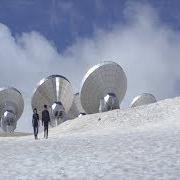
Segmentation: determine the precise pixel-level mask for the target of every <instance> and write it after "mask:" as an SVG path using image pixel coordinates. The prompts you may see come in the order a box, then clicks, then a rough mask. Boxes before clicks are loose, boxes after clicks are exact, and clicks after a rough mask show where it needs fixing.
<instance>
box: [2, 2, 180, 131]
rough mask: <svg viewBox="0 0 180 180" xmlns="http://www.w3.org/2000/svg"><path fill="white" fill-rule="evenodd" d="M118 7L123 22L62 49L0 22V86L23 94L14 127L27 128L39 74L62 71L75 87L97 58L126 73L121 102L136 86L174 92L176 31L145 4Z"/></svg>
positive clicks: (163, 94) (179, 45)
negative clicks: (17, 33)
mask: <svg viewBox="0 0 180 180" xmlns="http://www.w3.org/2000/svg"><path fill="white" fill-rule="evenodd" d="M124 12H125V16H126V20H127V21H126V22H127V23H126V24H123V25H122V24H120V25H115V26H114V27H113V28H112V30H111V31H108V32H107V31H103V30H97V32H96V34H95V35H94V37H93V38H92V39H79V40H77V42H76V43H75V44H73V45H72V46H71V47H69V48H68V49H67V50H66V51H65V52H64V53H63V54H59V53H58V52H57V50H56V47H55V46H54V45H53V43H51V42H49V41H47V39H45V38H44V37H43V36H42V35H40V34H39V33H37V32H31V33H23V34H22V35H20V36H17V37H13V36H12V34H11V32H10V30H9V29H8V27H7V26H5V25H3V24H0V63H1V64H0V74H1V76H0V86H14V87H17V88H18V89H19V90H20V91H21V92H22V94H23V96H24V98H25V104H26V107H25V112H24V114H23V117H22V118H21V120H20V121H19V123H18V129H20V130H23V129H24V130H29V129H30V126H31V96H32V92H33V89H34V88H35V87H36V84H37V83H38V82H39V80H40V79H42V78H44V77H46V76H48V75H50V74H62V75H64V76H66V77H67V78H68V79H69V80H70V81H71V82H72V85H73V86H74V91H77V90H78V89H79V86H80V82H81V79H82V77H83V75H84V74H85V72H86V71H87V70H88V68H90V67H91V66H92V65H94V64H96V63H98V62H100V61H103V60H112V61H116V62H118V63H119V64H120V65H121V66H122V67H123V68H124V70H125V72H126V74H127V79H128V91H127V95H126V98H125V100H124V102H123V105H124V106H127V105H128V104H129V103H130V101H131V100H132V98H133V97H134V96H135V95H137V94H139V93H142V92H150V93H153V94H154V95H155V96H156V97H157V98H158V99H163V98H167V97H173V96H176V95H179V93H178V91H179V89H177V88H176V87H177V84H176V83H177V82H178V81H179V79H180V71H179V67H180V54H179V49H180V36H179V32H176V31H174V30H172V29H171V28H170V27H168V26H165V25H164V24H163V23H162V22H161V21H160V20H159V18H158V16H157V14H156V12H155V11H154V10H153V9H152V8H151V7H149V6H139V5H137V4H130V5H128V6H127V7H126V9H125V11H124Z"/></svg>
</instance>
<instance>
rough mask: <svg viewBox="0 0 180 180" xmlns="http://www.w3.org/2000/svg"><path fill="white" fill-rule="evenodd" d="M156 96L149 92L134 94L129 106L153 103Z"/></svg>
mask: <svg viewBox="0 0 180 180" xmlns="http://www.w3.org/2000/svg"><path fill="white" fill-rule="evenodd" d="M155 102H156V98H155V97H154V96H153V95H152V94H150V93H143V94H140V95H138V96H136V97H135V98H134V99H133V101H132V102H131V104H130V107H137V106H142V105H146V104H151V103H155Z"/></svg>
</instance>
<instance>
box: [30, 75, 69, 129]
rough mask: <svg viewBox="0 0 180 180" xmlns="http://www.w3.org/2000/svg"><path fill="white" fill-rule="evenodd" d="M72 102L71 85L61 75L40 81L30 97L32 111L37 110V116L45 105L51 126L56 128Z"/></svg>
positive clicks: (63, 118)
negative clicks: (48, 111) (47, 108)
mask: <svg viewBox="0 0 180 180" xmlns="http://www.w3.org/2000/svg"><path fill="white" fill-rule="evenodd" d="M72 102H73V91H72V86H71V83H70V82H69V80H68V79H67V78H65V77H64V76H61V75H51V76H49V77H47V78H45V79H42V80H41V81H40V82H39V84H38V87H37V89H36V90H35V92H34V95H33V97H32V101H31V105H32V109H34V108H37V110H38V112H39V114H40V115H41V112H42V110H43V107H44V105H45V104H46V105H47V106H48V107H49V110H50V113H51V119H52V121H51V125H52V126H56V125H58V124H60V123H61V122H63V121H64V120H65V117H66V114H67V113H68V111H69V109H70V107H71V105H72Z"/></svg>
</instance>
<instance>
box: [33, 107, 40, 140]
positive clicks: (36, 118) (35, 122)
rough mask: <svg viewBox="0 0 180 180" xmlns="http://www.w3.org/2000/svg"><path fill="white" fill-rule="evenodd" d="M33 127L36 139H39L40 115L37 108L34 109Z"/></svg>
mask: <svg viewBox="0 0 180 180" xmlns="http://www.w3.org/2000/svg"><path fill="white" fill-rule="evenodd" d="M32 126H33V129H34V138H35V139H38V128H39V114H38V113H37V109H36V108H34V109H33V116H32Z"/></svg>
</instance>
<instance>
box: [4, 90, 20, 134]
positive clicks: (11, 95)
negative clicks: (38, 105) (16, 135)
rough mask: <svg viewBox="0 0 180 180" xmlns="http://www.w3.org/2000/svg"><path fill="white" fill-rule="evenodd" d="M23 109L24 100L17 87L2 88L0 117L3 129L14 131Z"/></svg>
mask: <svg viewBox="0 0 180 180" xmlns="http://www.w3.org/2000/svg"><path fill="white" fill-rule="evenodd" d="M23 110H24V100H23V97H22V95H21V93H20V92H19V91H18V90H17V89H15V88H13V87H7V88H0V118H1V127H2V129H3V131H5V132H13V131H14V130H15V129H16V125H17V121H18V120H19V118H20V117H21V115H22V113H23Z"/></svg>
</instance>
